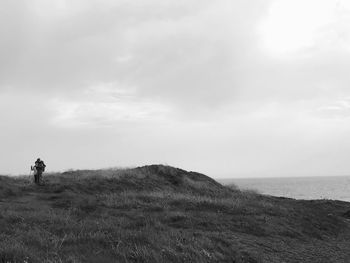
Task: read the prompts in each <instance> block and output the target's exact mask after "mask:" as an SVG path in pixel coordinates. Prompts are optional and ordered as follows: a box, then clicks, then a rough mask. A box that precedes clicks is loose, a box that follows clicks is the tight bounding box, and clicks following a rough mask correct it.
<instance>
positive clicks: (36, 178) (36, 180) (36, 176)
mask: <svg viewBox="0 0 350 263" xmlns="http://www.w3.org/2000/svg"><path fill="white" fill-rule="evenodd" d="M34 183H36V184H37V183H38V173H37V172H34Z"/></svg>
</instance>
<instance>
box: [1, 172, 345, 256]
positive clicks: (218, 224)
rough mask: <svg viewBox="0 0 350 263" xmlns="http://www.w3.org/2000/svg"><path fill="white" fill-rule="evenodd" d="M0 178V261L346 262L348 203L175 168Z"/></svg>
mask: <svg viewBox="0 0 350 263" xmlns="http://www.w3.org/2000/svg"><path fill="white" fill-rule="evenodd" d="M44 177H45V183H44V185H43V186H36V185H33V184H32V182H31V178H28V177H26V176H23V177H19V178H12V177H7V176H0V262H23V263H24V262H27V263H29V262H235V263H243V262H250V263H260V262H269V263H270V262H271V263H273V262H276V263H277V262H278V263H280V262H306V263H307V262H350V242H349V240H350V203H347V202H341V201H332V200H312V201H305V200H294V199H288V198H280V197H272V196H264V195H260V194H258V193H255V192H253V191H240V190H238V189H236V188H229V187H226V186H222V185H221V184H219V183H218V182H216V181H215V180H213V179H212V178H210V177H208V176H206V175H203V174H200V173H196V172H188V171H185V170H182V169H179V168H174V167H170V166H164V165H149V166H143V167H137V168H132V169H106V170H77V171H67V172H63V173H51V174H46V175H44Z"/></svg>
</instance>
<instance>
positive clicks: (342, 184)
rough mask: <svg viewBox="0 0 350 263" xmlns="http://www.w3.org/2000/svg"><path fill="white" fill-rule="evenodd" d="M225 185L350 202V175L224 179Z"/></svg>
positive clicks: (295, 196)
mask: <svg viewBox="0 0 350 263" xmlns="http://www.w3.org/2000/svg"><path fill="white" fill-rule="evenodd" d="M218 181H219V182H220V183H222V184H224V185H230V184H235V185H236V186H238V188H240V189H251V190H257V191H258V192H259V193H262V194H268V195H274V196H283V197H290V198H295V199H333V200H342V201H348V202H350V176H329V177H293V178H291V177H288V178H249V179H241V178H239V179H222V180H218Z"/></svg>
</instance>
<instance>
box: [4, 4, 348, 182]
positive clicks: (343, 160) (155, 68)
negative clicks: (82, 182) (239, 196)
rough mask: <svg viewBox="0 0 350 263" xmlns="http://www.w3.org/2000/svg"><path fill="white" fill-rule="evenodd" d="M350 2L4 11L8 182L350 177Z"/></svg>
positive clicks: (17, 7) (53, 6)
mask: <svg viewBox="0 0 350 263" xmlns="http://www.w3.org/2000/svg"><path fill="white" fill-rule="evenodd" d="M349 84H350V3H349V1H347V0H216V1H209V0H176V1H175V0H147V1H146V0H133V1H130V0H105V1H101V0H74V1H73V0H69V1H68V0H55V1H46V0H31V1H26V0H17V1H13V0H2V1H1V3H0V116H1V117H0V118H1V123H0V128H1V137H0V143H1V144H0V155H1V159H0V173H2V174H7V173H11V174H19V173H29V168H30V165H31V164H33V162H34V161H35V159H36V158H37V157H41V158H42V159H43V160H44V161H45V162H46V164H47V168H48V170H50V171H62V170H66V169H70V168H72V169H83V168H104V167H116V166H122V167H124V166H138V165H145V164H153V163H161V164H169V165H172V166H176V167H180V168H183V169H186V170H194V171H198V172H203V173H206V174H208V175H209V176H212V177H214V178H220V177H221V178H222V177H248V176H249V177H252V176H253V177H256V176H305V175H310V176H314V175H348V174H350V161H349V160H350V86H349Z"/></svg>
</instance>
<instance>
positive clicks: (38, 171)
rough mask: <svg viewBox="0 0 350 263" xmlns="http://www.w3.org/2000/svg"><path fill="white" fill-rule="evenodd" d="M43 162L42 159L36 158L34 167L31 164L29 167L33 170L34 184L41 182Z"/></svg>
mask: <svg viewBox="0 0 350 263" xmlns="http://www.w3.org/2000/svg"><path fill="white" fill-rule="evenodd" d="M45 167H46V165H45V163H44V161H42V160H40V158H38V159H37V160H36V162H35V165H34V167H33V166H32V167H31V169H32V170H33V171H34V182H35V183H36V184H41V182H42V175H43V172H44V171H45Z"/></svg>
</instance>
